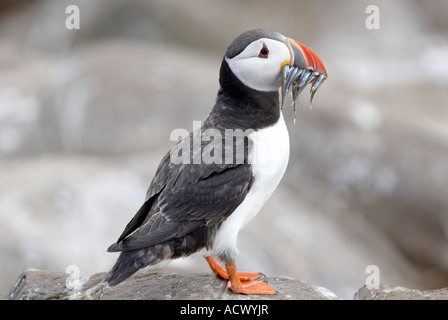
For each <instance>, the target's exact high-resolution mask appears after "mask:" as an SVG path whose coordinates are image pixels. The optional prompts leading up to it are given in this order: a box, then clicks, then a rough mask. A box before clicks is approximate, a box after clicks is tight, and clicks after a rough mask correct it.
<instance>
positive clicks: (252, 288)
mask: <svg viewBox="0 0 448 320" xmlns="http://www.w3.org/2000/svg"><path fill="white" fill-rule="evenodd" d="M205 259H206V260H207V262H208V264H209V266H210V268H211V269H212V270H213V272H214V273H215V274H216V275H217V276H218V277H221V278H223V279H226V280H229V282H228V283H227V288H229V289H230V290H232V291H233V292H235V293H241V294H277V291H275V290H274V289H273V288H272V287H271V286H269V285H268V284H267V283H266V282H263V281H255V282H252V280H256V279H259V278H261V277H262V276H263V274H261V273H256V272H238V271H236V265H235V264H226V269H224V268H223V267H221V265H220V264H219V263H218V262H217V261H216V260H215V259H213V258H212V257H206V258H205Z"/></svg>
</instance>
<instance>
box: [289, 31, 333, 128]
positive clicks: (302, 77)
mask: <svg viewBox="0 0 448 320" xmlns="http://www.w3.org/2000/svg"><path fill="white" fill-rule="evenodd" d="M285 43H286V46H287V47H288V49H289V52H290V54H291V60H290V61H285V62H283V63H282V66H281V72H282V108H283V105H284V104H285V101H286V98H287V96H288V92H289V91H290V92H291V93H292V99H293V108H294V122H295V120H296V105H297V101H298V98H299V95H300V93H301V92H302V91H303V89H304V88H305V87H306V86H307V85H308V84H310V85H311V89H310V93H311V96H310V108H311V107H312V103H313V98H314V94H315V93H316V92H317V89H319V87H320V86H321V85H322V83H324V81H325V80H326V79H327V70H325V66H324V64H323V63H322V61H321V60H320V59H319V57H318V56H317V55H316V54H315V53H314V52H313V51H311V49H309V48H308V47H306V46H304V45H303V44H301V43H299V42H298V41H296V40H293V39H291V38H286V39H285Z"/></svg>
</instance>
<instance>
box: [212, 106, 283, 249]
mask: <svg viewBox="0 0 448 320" xmlns="http://www.w3.org/2000/svg"><path fill="white" fill-rule="evenodd" d="M249 139H251V140H252V141H253V142H254V143H253V147H252V149H251V150H250V154H249V161H250V163H251V164H252V171H253V175H254V183H253V185H252V188H251V189H250V191H249V193H248V194H247V196H246V198H245V199H244V201H243V202H242V203H241V205H240V206H239V207H238V208H237V209H236V210H235V211H234V212H233V213H232V214H231V215H230V217H229V218H227V220H226V221H224V222H223V224H222V225H221V228H220V229H219V231H218V233H217V234H216V237H215V240H214V244H213V249H212V251H213V252H212V253H213V254H215V255H218V256H219V255H220V253H222V252H227V253H228V254H230V255H231V256H234V255H235V254H236V253H237V248H236V241H237V236H238V232H239V230H240V229H241V228H242V227H243V226H244V225H245V224H246V223H247V222H249V221H250V220H251V219H252V218H253V217H254V216H255V215H257V213H258V212H259V211H260V209H261V208H262V207H263V205H264V204H265V202H266V201H267V200H268V199H269V197H270V196H271V195H272V193H273V192H274V190H275V189H276V188H277V186H278V184H279V183H280V180H281V179H282V177H283V174H284V173H285V170H286V167H287V165H288V160H289V135H288V130H287V128H286V124H285V121H284V119H283V115H282V114H281V113H280V119H279V120H278V122H277V123H276V124H275V125H273V126H271V127H268V128H265V129H261V130H258V131H256V132H253V133H251V134H250V135H249Z"/></svg>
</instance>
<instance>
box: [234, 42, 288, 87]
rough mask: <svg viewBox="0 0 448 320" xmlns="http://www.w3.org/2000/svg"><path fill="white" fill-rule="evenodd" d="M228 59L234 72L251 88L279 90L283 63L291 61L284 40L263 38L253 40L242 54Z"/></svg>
mask: <svg viewBox="0 0 448 320" xmlns="http://www.w3.org/2000/svg"><path fill="white" fill-rule="evenodd" d="M226 61H227V63H228V65H229V67H230V69H231V70H232V72H233V73H234V74H235V75H236V76H237V77H238V79H239V80H241V82H243V83H244V85H246V86H247V87H249V88H252V89H255V90H258V91H277V90H278V89H279V88H280V87H281V85H282V73H281V70H282V63H283V62H285V61H291V53H290V50H289V49H288V47H287V45H286V44H285V42H284V39H283V41H281V42H280V41H278V40H274V39H269V38H261V39H258V40H256V41H254V42H251V43H250V44H249V45H248V46H247V47H246V48H245V49H244V50H243V51H242V52H241V53H240V54H238V55H237V56H235V57H233V58H231V59H229V58H227V57H226Z"/></svg>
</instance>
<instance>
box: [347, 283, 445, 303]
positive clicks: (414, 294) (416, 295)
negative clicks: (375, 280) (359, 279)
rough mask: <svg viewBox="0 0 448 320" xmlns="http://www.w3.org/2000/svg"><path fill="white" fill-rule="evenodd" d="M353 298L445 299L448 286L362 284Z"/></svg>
mask: <svg viewBox="0 0 448 320" xmlns="http://www.w3.org/2000/svg"><path fill="white" fill-rule="evenodd" d="M354 299H355V300H447V299H448V288H443V289H437V290H416V289H409V288H404V287H400V286H391V285H380V287H379V288H378V289H374V288H373V289H368V288H367V287H366V286H363V287H362V288H361V289H359V290H358V292H356V294H355V297H354Z"/></svg>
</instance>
